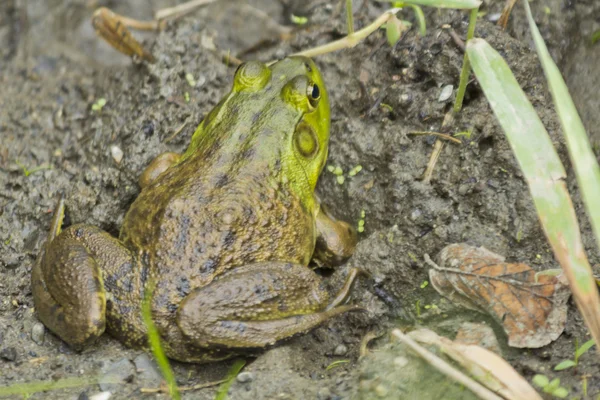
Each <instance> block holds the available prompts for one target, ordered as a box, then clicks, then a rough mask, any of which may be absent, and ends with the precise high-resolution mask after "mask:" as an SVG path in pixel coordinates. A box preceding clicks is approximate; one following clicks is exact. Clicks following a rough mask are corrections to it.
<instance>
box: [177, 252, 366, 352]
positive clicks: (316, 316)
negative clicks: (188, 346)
mask: <svg viewBox="0 0 600 400" xmlns="http://www.w3.org/2000/svg"><path fill="white" fill-rule="evenodd" d="M355 277H356V274H351V276H350V279H351V280H353V279H354V278H355ZM344 287H345V288H349V287H350V285H349V284H347V285H344ZM337 298H340V296H337ZM327 305H328V294H327V291H326V290H325V289H324V287H323V285H322V283H321V280H320V278H319V277H318V276H317V275H316V274H315V273H314V272H313V271H312V270H310V269H309V268H307V267H305V266H302V265H298V264H289V263H284V262H263V263H257V264H252V265H248V266H246V267H243V268H240V269H237V270H234V271H232V272H230V273H228V274H226V275H224V276H222V277H220V278H219V279H218V280H215V281H213V282H212V283H211V284H209V285H208V286H205V287H203V288H199V289H196V290H195V291H193V292H192V293H190V294H189V295H188V296H187V297H186V298H185V299H184V301H183V302H182V303H181V305H180V307H179V310H178V314H177V324H178V326H179V328H180V329H181V330H182V332H183V333H184V335H185V336H187V337H188V338H189V339H190V340H191V341H192V342H193V343H194V344H195V345H197V346H200V347H212V346H223V347H226V348H260V347H265V346H267V345H271V344H274V343H275V342H277V341H278V340H281V339H284V338H287V337H290V336H293V335H295V334H298V333H303V332H306V331H308V330H310V329H312V328H314V327H316V326H317V325H319V324H321V323H322V322H324V321H326V320H328V319H329V318H331V317H333V316H335V315H338V314H341V313H343V312H346V311H350V310H362V308H359V307H355V306H335V307H327Z"/></svg>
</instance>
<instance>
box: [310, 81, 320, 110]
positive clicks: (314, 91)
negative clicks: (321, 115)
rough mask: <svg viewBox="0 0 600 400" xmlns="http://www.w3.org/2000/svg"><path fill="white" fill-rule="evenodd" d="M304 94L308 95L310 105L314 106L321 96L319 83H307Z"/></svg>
mask: <svg viewBox="0 0 600 400" xmlns="http://www.w3.org/2000/svg"><path fill="white" fill-rule="evenodd" d="M306 95H307V96H308V101H309V102H310V105H311V106H313V107H315V108H316V107H317V105H318V104H319V99H320V98H321V91H320V90H319V85H317V84H316V83H312V84H310V85H308V88H306Z"/></svg>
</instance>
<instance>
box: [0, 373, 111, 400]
mask: <svg viewBox="0 0 600 400" xmlns="http://www.w3.org/2000/svg"><path fill="white" fill-rule="evenodd" d="M100 380H102V382H104V383H123V382H122V381H121V380H118V379H111V378H110V377H109V378H108V379H107V378H102V379H100V378H98V377H94V378H85V377H80V378H79V377H78V378H64V379H59V380H57V381H52V380H50V381H37V382H27V383H15V384H14V385H9V386H0V397H4V396H10V395H21V396H29V395H32V394H34V393H38V392H47V391H50V390H59V389H71V388H77V387H83V386H90V385H95V384H97V383H98V382H100Z"/></svg>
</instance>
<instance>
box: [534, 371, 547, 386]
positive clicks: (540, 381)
mask: <svg viewBox="0 0 600 400" xmlns="http://www.w3.org/2000/svg"><path fill="white" fill-rule="evenodd" d="M531 381H532V382H533V384H534V385H536V386H538V387H541V388H543V387H546V386H548V384H549V383H550V381H549V380H548V377H547V376H546V375H540V374H537V375H535V376H534V377H533V379H532V380H531Z"/></svg>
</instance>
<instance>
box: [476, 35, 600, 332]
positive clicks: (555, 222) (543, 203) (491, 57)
mask: <svg viewBox="0 0 600 400" xmlns="http://www.w3.org/2000/svg"><path fill="white" fill-rule="evenodd" d="M467 54H468V56H469V59H470V60H471V64H472V67H473V71H474V72H475V76H476V77H477V80H478V81H479V83H480V85H481V87H482V89H483V91H484V93H485V95H486V97H487V99H488V101H489V103H490V105H491V107H492V110H493V111H494V114H495V115H496V117H497V119H498V121H499V122H500V125H501V126H502V128H503V130H504V132H505V134H506V137H507V138H508V141H509V143H510V145H511V148H512V150H513V152H514V153H515V155H516V157H517V160H518V162H519V165H520V167H521V170H522V171H523V174H524V176H525V179H526V181H527V184H528V185H529V190H530V192H531V195H532V197H533V201H534V204H535V207H536V211H537V214H538V216H539V218H540V222H541V224H542V227H543V228H544V233H545V234H546V237H547V238H548V241H549V242H550V245H551V246H552V249H553V250H554V254H555V256H556V259H557V260H559V262H560V264H561V267H562V268H563V269H564V270H565V271H566V275H567V277H568V278H569V281H570V283H571V285H572V286H574V288H573V292H574V295H575V297H576V299H577V304H578V305H579V309H580V311H581V313H582V314H583V315H584V318H585V320H586V323H587V325H588V327H590V331H591V332H592V335H600V333H599V332H597V331H594V329H595V327H598V326H600V323H598V322H597V321H596V319H597V316H598V315H600V299H599V298H598V291H597V289H596V288H595V284H594V280H593V275H592V270H591V267H590V264H589V262H588V260H587V257H586V255H585V251H584V250H583V249H584V247H583V243H582V242H581V234H580V231H579V224H578V222H577V218H576V216H575V211H574V208H573V202H572V201H571V197H570V195H569V192H568V191H567V186H566V183H565V181H566V172H565V170H564V167H563V165H562V163H561V161H560V159H559V157H558V155H557V153H556V150H555V148H554V146H553V144H552V141H551V140H550V137H549V135H548V132H547V131H546V129H545V128H544V125H543V124H542V121H541V120H540V118H539V116H538V115H537V113H536V112H535V110H534V109H533V106H532V105H531V103H530V102H529V100H528V99H527V97H526V96H525V93H523V91H522V90H521V88H520V87H519V84H518V82H517V81H516V79H515V77H514V76H513V74H512V72H511V71H510V68H509V67H508V65H507V64H506V62H505V61H504V60H503V59H502V57H501V56H500V54H498V52H497V51H495V50H494V49H493V48H492V47H491V46H490V45H489V44H488V43H487V42H486V41H485V40H483V39H472V40H470V41H469V42H468V43H467ZM593 163H594V164H595V161H594V162H593ZM588 165H590V164H588ZM587 176H589V175H587ZM598 198H600V194H599V195H598ZM596 199H597V198H596Z"/></svg>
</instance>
